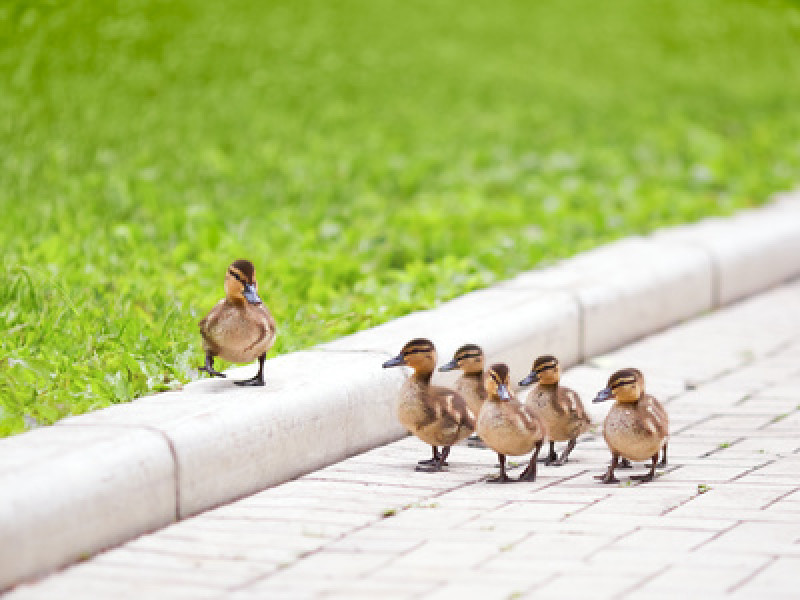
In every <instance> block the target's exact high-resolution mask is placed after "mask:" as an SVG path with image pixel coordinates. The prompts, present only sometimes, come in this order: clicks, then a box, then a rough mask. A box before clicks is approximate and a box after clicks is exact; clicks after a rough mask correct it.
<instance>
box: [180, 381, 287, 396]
mask: <svg viewBox="0 0 800 600" xmlns="http://www.w3.org/2000/svg"><path fill="white" fill-rule="evenodd" d="M235 381H237V379H235V378H232V377H225V378H222V377H214V378H213V379H212V378H209V379H198V380H196V381H193V382H191V383H190V384H188V385H187V386H186V387H185V388H184V389H186V390H187V391H191V392H196V393H200V394H204V395H209V396H216V395H224V394H230V393H231V392H236V393H237V395H238V394H242V393H250V394H273V393H278V392H281V391H283V390H284V389H285V385H284V383H283V382H281V381H275V380H269V379H267V380H266V381H265V382H264V385H263V386H256V387H246V386H245V387H243V386H238V385H236V384H235V383H234V382H235Z"/></svg>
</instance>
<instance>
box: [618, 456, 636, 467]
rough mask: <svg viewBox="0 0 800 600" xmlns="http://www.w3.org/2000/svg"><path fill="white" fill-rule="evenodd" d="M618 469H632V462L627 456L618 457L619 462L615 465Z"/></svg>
mask: <svg viewBox="0 0 800 600" xmlns="http://www.w3.org/2000/svg"><path fill="white" fill-rule="evenodd" d="M617 468H618V469H632V468H633V464H632V463H631V461H629V460H628V459H627V458H620V459H619V464H618V465H617Z"/></svg>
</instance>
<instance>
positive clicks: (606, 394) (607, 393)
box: [592, 387, 611, 402]
mask: <svg viewBox="0 0 800 600" xmlns="http://www.w3.org/2000/svg"><path fill="white" fill-rule="evenodd" d="M609 398H611V388H610V387H606V388H603V389H602V390H600V391H599V392H597V396H595V397H594V400H592V402H605V401H606V400H608V399H609Z"/></svg>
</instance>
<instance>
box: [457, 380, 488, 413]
mask: <svg viewBox="0 0 800 600" xmlns="http://www.w3.org/2000/svg"><path fill="white" fill-rule="evenodd" d="M453 388H455V391H456V392H458V393H459V394H460V395H461V396H462V397H463V398H464V400H466V402H467V406H469V409H470V410H471V411H472V413H473V414H475V415H479V414H480V413H481V408H482V407H483V403H484V402H485V401H486V389H485V388H484V387H483V372H478V373H462V374H461V375H459V377H458V379H456V382H455V384H454V385H453Z"/></svg>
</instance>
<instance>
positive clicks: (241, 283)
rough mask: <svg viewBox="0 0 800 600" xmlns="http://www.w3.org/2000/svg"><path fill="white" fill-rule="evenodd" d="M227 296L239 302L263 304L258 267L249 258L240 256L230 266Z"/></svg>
mask: <svg viewBox="0 0 800 600" xmlns="http://www.w3.org/2000/svg"><path fill="white" fill-rule="evenodd" d="M225 297H226V298H228V300H230V301H232V302H236V303H239V304H244V303H245V302H249V303H250V304H261V298H259V296H258V283H257V282H256V269H255V267H254V266H253V263H251V262H250V261H249V260H245V259H243V258H240V259H239V260H235V261H233V262H232V263H231V265H230V266H229V267H228V272H227V273H225Z"/></svg>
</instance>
